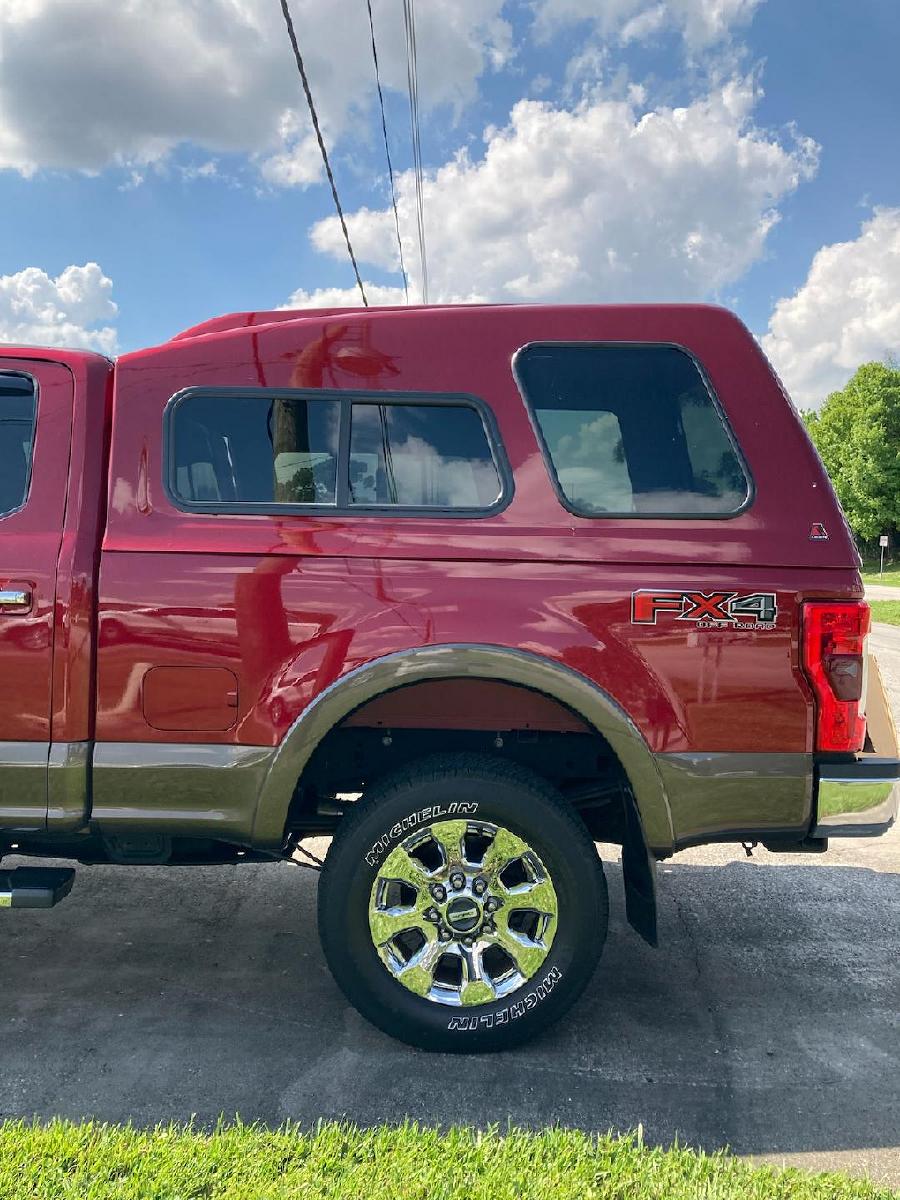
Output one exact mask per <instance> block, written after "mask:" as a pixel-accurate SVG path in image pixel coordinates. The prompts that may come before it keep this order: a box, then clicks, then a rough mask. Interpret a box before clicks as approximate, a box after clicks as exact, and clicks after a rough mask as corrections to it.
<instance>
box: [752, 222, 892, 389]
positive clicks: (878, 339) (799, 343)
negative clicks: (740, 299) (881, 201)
mask: <svg viewBox="0 0 900 1200" xmlns="http://www.w3.org/2000/svg"><path fill="white" fill-rule="evenodd" d="M762 344H763V348H764V349H765V351H766V353H767V354H768V356H769V358H771V360H772V362H773V364H774V366H775V369H776V370H777V371H778V373H779V375H780V376H781V378H782V379H783V380H784V383H785V386H786V387H787V389H788V391H789V392H790V394H791V396H792V398H793V400H794V402H795V404H797V406H798V407H800V408H811V407H816V408H817V407H818V406H819V405H820V404H821V403H822V401H823V400H824V399H825V398H826V396H828V394H829V393H830V392H833V391H835V390H836V389H837V388H840V387H843V385H844V384H845V383H846V382H847V380H848V379H849V378H850V376H851V375H852V374H853V372H854V371H855V370H856V368H857V367H858V366H859V365H860V363H863V362H867V361H870V360H872V359H883V358H884V357H885V356H886V355H888V354H897V353H900V208H881V209H876V210H875V215H874V216H873V217H872V218H871V220H869V221H866V222H865V223H864V225H863V227H862V231H861V233H860V235H859V237H858V238H856V240H855V241H852V242H835V243H834V244H833V245H831V246H823V247H822V249H821V250H819V251H818V252H817V253H816V256H815V257H814V258H813V261H812V265H811V266H810V269H809V274H808V275H807V277H806V282H805V283H804V284H803V285H802V287H800V288H799V289H798V290H797V291H796V292H795V293H794V295H793V296H787V297H785V298H784V299H782V300H779V301H778V303H777V304H776V305H775V310H774V312H773V313H772V318H771V320H770V321H769V331H768V333H767V334H766V335H765V337H764V338H763V339H762Z"/></svg>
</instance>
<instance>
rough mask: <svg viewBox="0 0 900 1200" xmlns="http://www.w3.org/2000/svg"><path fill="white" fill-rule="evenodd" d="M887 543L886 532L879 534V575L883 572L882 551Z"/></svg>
mask: <svg viewBox="0 0 900 1200" xmlns="http://www.w3.org/2000/svg"><path fill="white" fill-rule="evenodd" d="M887 544H888V535H887V534H886V533H883V534H882V535H881V537H880V538H879V539H878V545H879V546H880V547H881V570H880V571H879V572H878V573H879V575H883V574H884V551H885V548H886V547H887Z"/></svg>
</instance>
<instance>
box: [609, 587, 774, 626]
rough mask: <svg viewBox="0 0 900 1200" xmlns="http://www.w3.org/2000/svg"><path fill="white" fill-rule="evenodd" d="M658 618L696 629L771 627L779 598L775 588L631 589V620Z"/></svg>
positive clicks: (639, 622)
mask: <svg viewBox="0 0 900 1200" xmlns="http://www.w3.org/2000/svg"><path fill="white" fill-rule="evenodd" d="M659 618H662V619H663V620H675V621H691V622H692V623H693V624H694V626H695V627H696V628H698V629H774V628H775V622H776V621H777V620H778V600H777V596H776V595H775V593H774V592H676V591H671V592H663V591H660V592H654V591H651V590H649V589H648V590H641V591H638V592H632V595H631V620H632V623H633V624H635V625H656V624H657V622H658V619H659Z"/></svg>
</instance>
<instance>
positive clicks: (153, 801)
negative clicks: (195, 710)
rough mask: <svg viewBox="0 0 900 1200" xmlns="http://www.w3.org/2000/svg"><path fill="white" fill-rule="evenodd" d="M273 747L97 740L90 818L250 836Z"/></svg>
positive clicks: (181, 832)
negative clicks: (258, 797) (257, 801)
mask: <svg viewBox="0 0 900 1200" xmlns="http://www.w3.org/2000/svg"><path fill="white" fill-rule="evenodd" d="M274 756H275V751H274V749H272V748H271V747H270V746H230V745H215V744H210V743H206V744H192V743H172V742H98V743H97V744H96V745H95V747H94V767H93V772H92V775H93V781H92V793H93V803H92V808H91V823H92V824H96V826H97V827H98V829H99V830H100V832H101V833H104V834H110V833H120V832H123V831H126V830H136V831H138V830H139V831H141V832H150V831H154V832H164V833H168V834H171V835H172V836H179V837H211V838H220V839H224V840H231V841H248V840H249V838H250V834H251V830H252V828H253V816H254V812H255V809H256V799H257V796H258V795H259V791H260V788H261V787H262V784H263V780H264V779H265V777H266V774H267V772H268V770H269V767H270V765H271V762H272V759H273V758H274Z"/></svg>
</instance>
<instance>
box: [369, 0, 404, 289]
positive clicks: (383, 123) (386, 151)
mask: <svg viewBox="0 0 900 1200" xmlns="http://www.w3.org/2000/svg"><path fill="white" fill-rule="evenodd" d="M366 7H367V8H368V10H369V31H370V33H371V34H372V60H373V62H374V63H375V83H376V85H377V87H378V103H379V105H380V106H381V132H382V133H383V134H384V154H385V157H386V158H387V169H388V176H389V178H390V181H391V204H392V205H393V206H394V226H395V228H396V230H397V250H398V251H399V254H400V272H401V274H402V275H403V291H404V294H405V296H406V303H407V304H409V281H408V279H407V277H406V267H405V266H404V263H403V241H402V239H401V237H400V214H399V213H398V212H397V192H396V189H395V187H394V167H393V164H392V163H391V149H390V146H389V145H388V131H387V118H386V117H385V115H384V93H383V92H382V90H381V74H380V72H379V70H378V49H377V47H376V45H375V22H374V20H373V19H372V0H366Z"/></svg>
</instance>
